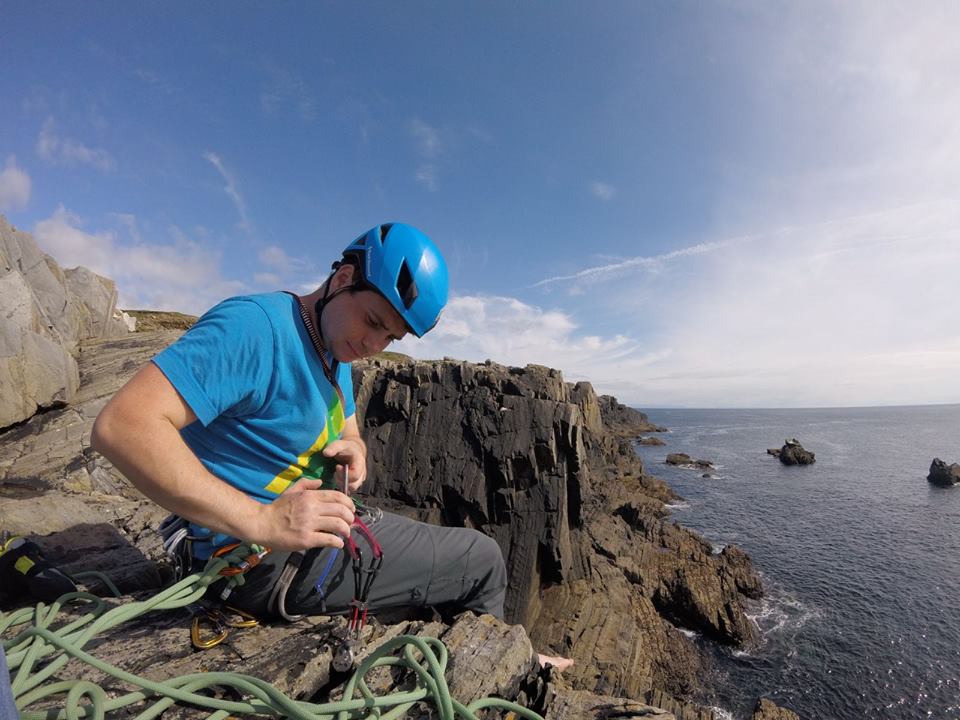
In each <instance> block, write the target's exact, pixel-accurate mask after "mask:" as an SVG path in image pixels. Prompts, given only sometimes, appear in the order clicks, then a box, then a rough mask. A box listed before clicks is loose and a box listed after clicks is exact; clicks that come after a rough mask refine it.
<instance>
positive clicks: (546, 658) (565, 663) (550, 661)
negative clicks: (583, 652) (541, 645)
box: [537, 653, 573, 670]
mask: <svg viewBox="0 0 960 720" xmlns="http://www.w3.org/2000/svg"><path fill="white" fill-rule="evenodd" d="M537 662H538V663H539V664H540V667H547V666H548V665H552V666H553V667H555V668H556V669H557V670H566V669H567V668H568V667H570V666H571V665H573V660H571V659H570V658H565V657H553V656H551V655H543V654H541V653H537Z"/></svg>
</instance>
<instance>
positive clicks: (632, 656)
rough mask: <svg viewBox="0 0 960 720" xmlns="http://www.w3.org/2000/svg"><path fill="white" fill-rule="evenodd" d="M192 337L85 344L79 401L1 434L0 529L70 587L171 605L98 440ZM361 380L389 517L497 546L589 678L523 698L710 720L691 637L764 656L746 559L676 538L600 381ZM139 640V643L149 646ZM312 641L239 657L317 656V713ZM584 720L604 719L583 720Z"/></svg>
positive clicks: (527, 606) (554, 644)
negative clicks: (141, 374) (99, 588)
mask: <svg viewBox="0 0 960 720" xmlns="http://www.w3.org/2000/svg"><path fill="white" fill-rule="evenodd" d="M177 334H178V333H176V332H169V331H168V332H158V333H143V334H139V333H138V334H136V335H131V336H129V337H126V338H121V339H112V340H111V339H106V340H95V341H84V342H82V343H80V345H79V348H78V351H79V352H78V358H79V369H80V381H81V383H80V390H79V392H78V393H77V394H76V395H75V397H74V400H73V402H72V403H71V404H70V405H69V406H68V407H67V408H64V409H61V410H55V411H51V412H48V413H44V414H42V415H38V416H36V417H34V418H32V419H31V420H29V421H28V422H26V423H23V424H22V425H19V426H17V427H15V428H12V429H10V430H8V431H6V432H5V433H2V434H0V526H2V527H3V528H4V529H6V530H9V531H11V532H13V533H25V534H31V535H34V536H37V537H36V539H37V541H38V542H39V543H40V544H41V545H42V546H43V547H44V548H45V549H46V551H47V552H48V554H49V556H50V558H51V559H52V560H53V561H54V562H56V563H57V564H59V565H61V566H62V567H64V569H66V570H67V571H72V572H76V571H80V570H86V569H97V570H103V571H106V572H108V573H109V574H111V575H112V576H113V577H115V578H116V579H117V580H118V581H119V585H120V587H121V589H122V590H126V591H129V590H133V589H135V588H144V587H157V586H158V585H159V584H160V583H161V582H162V581H163V580H164V578H165V577H167V576H168V570H167V568H166V567H165V565H164V564H163V562H162V560H161V557H160V551H159V542H158V539H157V536H156V534H155V533H154V532H153V530H152V528H153V527H154V526H155V525H156V523H157V522H158V520H159V519H160V518H161V517H162V516H163V515H164V514H165V512H164V511H163V510H162V509H160V508H158V507H156V506H155V505H153V504H152V503H150V502H149V501H146V500H144V499H143V498H142V497H141V496H139V494H138V493H137V491H136V490H135V489H133V488H132V487H131V486H130V485H129V484H128V483H127V481H126V480H125V479H124V478H123V477H122V476H120V475H119V474H118V473H117V472H116V471H115V470H114V469H113V468H112V467H111V466H110V465H109V464H108V463H106V462H105V461H104V460H103V459H102V458H100V457H99V456H97V455H96V453H94V452H92V451H91V450H90V448H89V432H90V427H91V425H92V422H93V419H94V417H95V416H96V413H97V412H98V411H99V409H100V408H101V407H102V406H103V404H104V403H105V402H106V400H107V399H108V398H109V396H110V395H112V393H113V392H115V391H116V390H117V389H118V388H119V387H120V385H121V384H122V383H123V382H125V381H126V380H127V379H128V378H129V377H130V376H131V375H132V374H133V373H134V372H135V371H136V369H137V368H139V367H140V366H141V365H142V364H143V363H145V362H146V361H147V360H148V359H149V358H150V357H151V356H152V355H153V354H155V352H157V351H158V350H159V349H161V348H162V347H164V346H165V345H166V344H168V343H169V342H171V341H172V340H173V339H175V337H176V336H177ZM355 378H356V383H355V384H356V388H357V396H358V397H357V407H358V412H359V416H360V418H361V422H362V425H363V427H364V432H365V435H366V437H367V440H368V444H369V447H370V458H369V465H370V479H369V481H368V488H367V491H368V492H369V493H370V494H371V495H372V496H373V497H374V498H377V500H376V501H375V502H376V503H377V504H381V505H383V506H385V507H391V508H394V509H396V510H399V511H401V512H406V513H408V514H411V515H416V516H419V517H421V518H422V519H425V520H427V521H430V522H443V523H447V524H453V525H465V526H470V527H475V528H479V529H481V530H483V531H485V532H487V533H488V534H490V535H491V536H492V537H494V538H496V539H497V541H498V542H499V544H500V546H501V548H502V549H503V551H504V554H505V556H506V557H507V559H508V565H509V567H510V570H511V575H510V590H509V596H508V604H507V607H508V613H509V619H510V620H511V621H513V622H521V623H523V625H524V626H525V627H526V629H527V632H528V633H529V638H530V641H532V643H533V645H534V646H536V647H538V649H541V650H544V651H546V650H547V649H552V650H554V651H555V652H556V653H559V654H566V655H570V656H572V657H573V658H574V659H575V660H576V665H575V666H574V668H573V669H572V671H568V672H567V673H565V679H564V680H563V682H562V683H560V684H559V685H557V684H555V683H554V684H551V685H550V686H549V688H552V689H549V688H548V689H546V690H544V689H542V688H541V689H542V690H543V691H542V692H540V693H539V694H536V693H535V694H534V695H535V697H534V695H528V696H527V700H529V701H530V702H531V703H533V704H537V705H538V706H539V707H541V708H544V707H545V706H547V709H548V710H549V707H548V706H549V698H550V697H555V698H556V709H555V710H553V711H551V712H553V715H551V717H558V718H559V717H570V718H572V717H600V715H599V714H597V713H602V712H606V711H607V709H609V710H611V711H613V710H615V709H617V708H619V709H620V710H623V711H626V709H627V708H628V707H629V709H630V710H631V712H633V711H634V710H636V709H637V708H640V707H646V706H645V705H643V704H642V703H651V704H655V705H657V706H658V707H661V708H664V707H665V708H667V709H668V710H669V711H670V712H663V713H661V714H660V715H657V716H658V717H664V718H668V717H673V716H676V717H686V718H695V719H696V720H706V719H707V718H710V717H712V714H711V713H710V711H708V710H703V709H697V708H695V707H692V706H686V705H684V704H683V703H682V702H681V701H678V700H677V699H676V698H680V699H681V700H682V699H689V698H691V697H692V696H694V695H695V693H696V690H697V687H698V684H699V674H700V670H701V659H700V656H699V653H698V651H697V650H696V648H695V646H694V645H693V644H692V643H691V642H690V641H689V640H688V639H687V638H686V637H685V636H684V635H683V634H682V633H680V632H679V630H678V629H677V628H678V626H679V627H684V628H690V629H693V630H697V631H699V632H701V633H703V634H704V635H706V636H708V637H712V638H715V639H716V640H718V641H720V642H723V643H729V644H733V645H738V646H743V645H747V644H749V643H750V642H751V639H752V632H753V631H752V626H751V625H750V623H749V622H748V620H747V619H746V616H745V613H744V609H743V608H744V602H745V601H746V599H747V598H750V597H757V596H759V594H760V584H759V581H758V579H757V577H756V575H755V573H754V572H753V570H752V567H751V565H750V562H749V559H748V558H747V557H746V556H745V555H744V554H743V553H741V552H740V551H738V550H736V549H735V548H728V549H726V550H725V551H724V552H723V553H720V554H714V553H712V552H711V549H710V546H709V545H708V544H707V543H706V542H704V541H703V540H702V539H700V538H699V537H698V536H696V535H695V534H694V533H692V532H690V531H688V530H686V529H684V528H681V527H680V526H678V525H675V524H674V523H672V522H671V521H670V520H669V517H668V510H667V509H666V507H665V503H666V502H669V501H670V500H671V499H674V498H675V497H676V496H675V495H674V493H673V492H672V491H671V490H670V489H669V488H668V487H667V486H666V485H665V484H664V483H662V482H661V481H659V480H656V479H655V478H652V477H650V476H648V475H647V474H646V473H645V472H644V468H643V465H642V463H641V461H640V459H639V457H638V456H637V455H636V453H635V452H634V450H633V446H632V442H631V441H630V440H628V439H626V438H628V437H630V436H631V433H632V430H630V431H629V432H624V431H623V429H622V428H618V427H617V426H616V425H615V423H616V422H618V418H619V417H620V415H619V414H614V417H613V419H612V420H611V417H610V414H609V412H608V411H607V410H606V408H610V407H613V408H614V410H615V411H616V413H620V411H618V410H616V406H614V405H611V404H609V403H606V404H605V403H603V402H601V401H600V400H599V399H598V398H597V396H596V394H595V393H594V391H593V389H592V387H591V386H590V385H589V384H588V383H578V384H575V385H571V384H568V383H565V382H564V381H563V378H562V376H561V374H560V373H559V372H558V371H556V370H551V369H548V368H543V367H537V366H528V367H526V368H507V367H502V366H499V365H496V364H493V363H486V364H483V365H473V364H469V363H462V362H455V361H450V360H445V361H437V362H388V361H373V362H369V363H365V364H358V365H357V366H356V367H355ZM6 599H7V601H9V597H8V598H6ZM3 600H4V597H3V590H0V603H2V602H3ZM181 620H182V618H181ZM458 626H459V627H460V630H457V628H458ZM398 627H399V626H398ZM404 627H406V626H404ZM464 627H465V626H463V625H462V621H461V622H458V623H457V624H456V625H454V626H453V627H451V628H450V629H449V630H447V629H444V628H443V627H441V628H440V629H438V630H435V631H434V630H429V628H428V629H427V630H423V628H420V629H417V628H416V627H414V628H412V629H411V628H409V627H408V628H407V629H406V630H403V631H405V632H406V631H410V632H420V631H423V632H427V631H428V630H429V631H430V632H438V633H440V634H444V633H446V634H448V635H449V636H450V638H451V641H452V642H454V643H456V642H461V640H457V638H460V637H461V636H464V637H469V636H471V634H472V633H475V632H476V629H473V630H469V631H468V630H464V629H463V628H464ZM471 627H472V626H471ZM397 631H398V630H396V628H394V629H393V630H391V628H390V627H387V628H386V629H384V630H373V631H371V632H374V633H377V632H379V633H381V634H382V633H384V632H385V633H387V634H389V633H391V632H397ZM131 632H134V635H136V636H137V637H140V636H141V635H142V634H143V629H142V628H140V629H139V630H137V629H134V630H132V631H131ZM257 632H258V633H260V632H261V631H257ZM315 632H316V629H315V627H314V626H309V627H304V626H292V627H288V628H285V629H282V630H280V629H277V628H270V629H264V630H263V631H262V634H261V635H256V636H255V637H256V638H259V639H260V640H262V641H263V642H260V640H257V639H254V640H243V641H242V642H241V641H238V643H240V644H238V646H237V647H238V648H240V649H239V650H236V648H234V649H233V650H231V651H228V652H226V655H224V657H225V658H226V657H231V655H230V652H233V651H234V650H235V651H236V652H238V653H240V654H241V655H242V656H243V657H244V658H245V662H247V663H248V664H250V665H251V667H253V666H256V665H257V662H258V661H257V657H258V656H257V654H256V653H257V652H260V651H261V650H262V652H267V650H266V649H264V648H269V647H274V645H276V647H280V646H284V647H297V648H302V652H303V653H304V658H305V659H302V662H301V661H298V662H301V666H302V667H307V668H309V669H310V673H311V674H309V675H303V676H300V677H299V678H298V680H297V682H298V687H300V688H301V690H300V692H301V693H302V696H308V695H309V694H310V692H320V691H321V690H322V689H323V688H325V687H327V684H328V682H329V680H330V676H329V671H328V669H327V665H326V664H325V662H326V661H325V660H324V658H325V657H326V655H324V653H325V652H327V651H326V650H319V649H317V648H318V645H317V640H316V639H311V638H313V637H314V636H311V635H310V633H315ZM137 633H139V634H137ZM170 633H171V638H174V637H181V635H174V634H173V630H172V629H171V630H170ZM458 633H459V634H458ZM488 634H489V637H490V638H492V639H491V640H490V641H489V642H491V643H494V642H500V641H499V640H497V639H496V638H497V637H501V636H502V637H503V638H508V637H509V638H510V640H509V643H511V644H510V647H514V645H515V644H516V638H514V637H513V635H511V634H510V633H507V632H506V631H503V632H500V631H497V632H493V631H491V632H490V633H488ZM281 636H282V637H281ZM444 636H445V637H446V635H444ZM131 637H133V636H131ZM129 640H130V638H127V639H126V640H124V637H120V638H117V639H116V640H115V641H114V644H115V647H114V645H111V646H110V647H113V648H114V649H113V650H112V651H111V652H115V653H117V655H118V657H126V655H130V657H129V660H130V661H131V662H140V661H141V660H142V658H140V659H138V655H139V652H140V651H137V652H133V651H129V650H124V647H125V645H124V643H128V641H129ZM267 640H269V643H268V642H267ZM504 642H507V640H504ZM524 642H527V641H526V640H524ZM270 643H273V644H270ZM277 643H279V644H277ZM468 645H469V643H468ZM177 647H178V648H179V647H180V646H177ZM526 647H527V648H529V643H528V644H527V645H526ZM311 648H312V649H311ZM298 652H300V651H298ZM464 652H467V651H466V650H464ZM470 652H473V651H472V650H471V651H470ZM510 652H514V651H513V650H511V651H510ZM158 653H159V654H156V655H155V656H153V657H154V660H153V661H152V663H153V664H155V665H158V666H160V669H159V670H156V672H163V668H165V667H166V666H167V665H169V669H170V670H171V672H173V671H177V672H179V671H180V670H179V668H181V667H186V666H187V665H189V664H190V663H189V661H190V657H191V656H190V654H189V653H187V654H186V655H184V652H183V651H182V650H181V649H174V641H173V639H171V641H170V647H169V649H167V648H166V646H165V647H164V649H162V651H158ZM514 654H516V655H517V657H519V656H521V655H523V652H519V653H516V652H514ZM216 657H219V655H216V654H214V655H211V656H209V658H210V659H208V661H207V663H206V666H208V667H211V665H210V663H214V664H215V662H216V660H215V658H216ZM477 657H478V658H480V660H478V661H477V662H480V661H481V660H482V658H484V657H487V658H488V657H490V654H489V652H487V653H479V654H478V655H477ZM264 662H265V663H266V664H265V665H264V667H273V666H274V665H276V662H275V659H274V660H269V658H267V659H264ZM464 662H465V663H466V662H467V661H464ZM484 662H485V661H484ZM524 662H526V661H523V662H520V663H519V664H513V665H511V666H510V667H509V668H507V667H506V666H504V668H501V669H502V670H503V672H504V673H506V675H504V677H500V676H499V675H497V673H494V675H497V677H493V675H492V676H491V678H490V682H493V683H494V685H496V683H500V682H506V683H508V685H509V686H510V687H518V686H519V685H518V683H520V679H519V678H521V677H522V676H523V675H524V674H525V673H527V672H528V671H529V670H530V669H531V668H530V667H529V666H526V665H524ZM271 663H272V664H271ZM194 664H196V663H194ZM191 667H192V665H191ZM465 668H466V665H462V666H461V669H462V670H464V671H466V669H465ZM478 668H479V666H478ZM478 672H480V674H481V675H483V671H482V669H478ZM548 675H549V673H548ZM504 678H506V679H504ZM548 679H549V677H548ZM528 680H529V678H528ZM541 681H542V678H541V679H540V680H538V681H537V682H541ZM551 682H553V681H551ZM535 684H536V683H535ZM484 687H486V686H484ZM491 687H493V686H491ZM497 687H499V686H498V685H497ZM551 693H552V694H551ZM617 698H625V699H632V702H628V701H627V700H617ZM641 701H642V702H641ZM638 702H641V704H638ZM588 707H593V708H600V709H599V710H595V711H594V712H593V713H592V714H583V715H580V714H577V713H579V712H580V710H577V709H576V708H588ZM584 712H587V711H586V710H584ZM644 712H646V710H645V711H644ZM651 712H652V711H651Z"/></svg>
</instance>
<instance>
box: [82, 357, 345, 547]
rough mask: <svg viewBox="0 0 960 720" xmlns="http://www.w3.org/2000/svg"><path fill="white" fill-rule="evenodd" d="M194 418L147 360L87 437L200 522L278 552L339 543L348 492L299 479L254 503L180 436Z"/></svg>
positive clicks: (166, 502)
mask: <svg viewBox="0 0 960 720" xmlns="http://www.w3.org/2000/svg"><path fill="white" fill-rule="evenodd" d="M196 419H197V418H196V415H195V414H194V413H193V411H192V410H191V409H190V406H189V405H188V404H187V403H186V402H185V401H184V399H183V398H182V397H181V396H180V394H179V393H178V392H177V391H176V389H175V388H174V387H173V385H171V384H170V381H169V380H168V379H167V377H166V376H165V375H164V374H163V372H161V371H160V369H159V368H158V367H157V366H156V365H154V364H153V363H149V364H147V366H146V367H144V368H143V369H142V370H140V372H138V373H137V374H136V375H135V376H134V377H133V378H132V379H131V380H130V382H128V383H127V384H126V385H125V386H124V387H123V388H121V389H120V391H119V392H118V393H117V394H116V395H115V396H114V397H113V398H112V399H111V400H110V402H108V403H107V405H106V406H105V407H104V408H103V410H102V411H101V412H100V414H99V416H98V417H97V419H96V422H95V423H94V425H93V432H92V435H91V439H90V442H91V445H92V447H93V449H94V450H96V451H98V452H99V453H101V454H102V455H103V456H104V457H106V458H107V459H108V460H110V462H112V463H113V464H114V466H115V467H116V468H117V469H118V470H119V471H120V472H121V473H123V474H124V475H125V476H126V477H127V478H128V479H129V480H130V481H131V482H132V483H133V484H134V485H135V486H136V487H137V489H139V490H140V491H141V492H142V493H143V494H144V495H146V496H147V497H149V498H150V499H151V500H153V501H154V502H156V503H158V504H159V505H162V506H163V507H165V508H166V509H168V510H170V511H172V512H174V513H176V514H177V515H180V516H182V517H184V518H187V519H188V520H190V521H192V522H194V523H196V524H197V525H202V526H203V527H206V528H209V529H211V530H213V531H215V532H222V533H225V534H227V535H231V536H233V537H238V538H242V539H244V540H247V541H250V542H258V543H262V544H264V545H269V546H270V547H272V548H274V549H278V550H303V549H306V548H311V547H322V546H333V547H342V545H343V540H342V537H345V536H346V535H348V534H349V532H350V524H351V523H352V522H353V505H352V502H351V501H350V499H349V498H347V497H346V496H345V495H343V493H340V492H337V491H328V490H318V489H317V488H319V486H320V484H321V483H320V481H312V480H302V481H300V482H298V483H296V484H295V485H294V486H292V487H291V488H290V489H289V490H287V492H285V493H284V494H283V495H281V496H280V497H279V498H278V499H277V500H275V501H274V502H273V503H272V504H269V505H264V504H261V503H259V502H257V501H256V500H254V499H252V498H250V497H248V496H247V495H245V494H244V493H243V492H241V491H240V490H237V489H236V488H234V487H232V486H231V485H229V484H227V483H226V482H224V481H222V480H220V479H219V478H218V477H216V476H215V475H213V474H212V473H210V471H208V470H207V469H206V467H204V465H203V463H201V462H200V460H199V459H198V458H197V456H196V455H194V453H193V451H192V450H191V449H190V448H189V447H188V446H187V444H186V443H185V442H184V441H183V438H181V436H180V429H181V428H183V427H186V426H187V425H189V424H190V423H192V422H194V421H196Z"/></svg>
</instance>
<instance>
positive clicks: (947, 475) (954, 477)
mask: <svg viewBox="0 0 960 720" xmlns="http://www.w3.org/2000/svg"><path fill="white" fill-rule="evenodd" d="M927 480H929V481H930V482H931V483H933V484H934V485H939V486H941V487H953V486H954V485H958V484H960V463H951V464H950V465H947V464H946V463H945V462H944V461H943V460H941V459H940V458H934V459H933V462H932V463H930V472H929V473H928V474H927Z"/></svg>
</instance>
